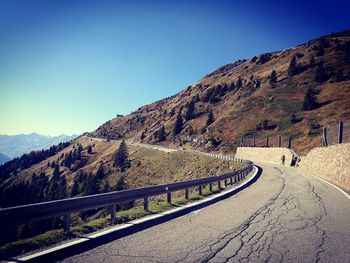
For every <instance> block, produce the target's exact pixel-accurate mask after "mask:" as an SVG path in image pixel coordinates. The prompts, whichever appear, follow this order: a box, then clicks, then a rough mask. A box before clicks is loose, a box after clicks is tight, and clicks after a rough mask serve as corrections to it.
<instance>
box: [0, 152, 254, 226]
mask: <svg viewBox="0 0 350 263" xmlns="http://www.w3.org/2000/svg"><path fill="white" fill-rule="evenodd" d="M188 151H190V152H193V153H197V154H201V155H206V156H210V157H214V158H220V159H223V160H232V161H233V160H235V161H238V162H241V163H247V164H248V166H247V167H246V168H244V169H242V170H239V171H235V172H232V173H227V174H223V175H219V176H210V177H205V178H200V179H194V180H189V181H181V182H175V183H169V184H162V185H155V186H148V187H142V188H136V189H128V190H123V191H115V192H109V193H103V194H96V195H89V196H82V197H74V198H67V199H62V200H55V201H49V202H42V203H37V204H29V205H23V206H16V207H9V208H4V209H1V210H0V222H1V223H3V222H6V221H11V222H16V223H27V222H31V221H37V220H42V219H49V218H55V217H60V216H64V217H65V223H64V229H65V232H69V230H70V214H71V213H75V212H80V211H86V210H90V209H95V208H101V207H108V206H110V208H111V220H112V221H115V219H116V204H119V203H124V202H128V201H134V200H138V199H143V200H144V209H145V210H148V198H149V197H151V196H157V195H162V194H167V202H168V203H171V193H172V192H175V191H180V190H185V197H186V199H188V196H189V189H190V188H194V187H198V191H199V194H200V195H201V194H202V186H203V185H208V184H209V189H210V191H212V184H213V183H218V188H219V190H221V184H220V182H221V181H224V182H225V186H227V184H228V181H227V180H228V179H230V184H233V183H235V182H237V181H241V180H242V179H244V178H245V177H246V176H247V175H248V174H249V173H250V172H251V171H252V169H253V163H252V162H250V161H246V160H242V159H236V158H233V157H230V156H223V155H218V154H210V153H203V152H199V151H195V150H188Z"/></svg>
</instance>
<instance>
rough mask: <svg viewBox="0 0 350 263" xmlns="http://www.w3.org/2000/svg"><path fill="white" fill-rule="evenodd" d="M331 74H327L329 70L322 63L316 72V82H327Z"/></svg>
mask: <svg viewBox="0 0 350 263" xmlns="http://www.w3.org/2000/svg"><path fill="white" fill-rule="evenodd" d="M330 76H331V74H329V73H328V72H327V70H326V69H325V68H324V66H323V64H322V63H321V64H320V65H319V66H318V67H317V70H316V72H315V81H316V82H319V83H322V82H325V81H327V80H328V79H329V78H330Z"/></svg>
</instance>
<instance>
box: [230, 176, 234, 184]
mask: <svg viewBox="0 0 350 263" xmlns="http://www.w3.org/2000/svg"><path fill="white" fill-rule="evenodd" d="M230 185H233V181H232V177H230Z"/></svg>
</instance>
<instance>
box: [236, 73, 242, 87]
mask: <svg viewBox="0 0 350 263" xmlns="http://www.w3.org/2000/svg"><path fill="white" fill-rule="evenodd" d="M242 86H243V80H242V78H241V76H239V77H238V80H237V83H236V88H237V90H239V89H240V88H242Z"/></svg>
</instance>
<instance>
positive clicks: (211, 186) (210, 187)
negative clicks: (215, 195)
mask: <svg viewBox="0 0 350 263" xmlns="http://www.w3.org/2000/svg"><path fill="white" fill-rule="evenodd" d="M209 191H210V192H211V193H212V192H213V184H212V183H210V184H209Z"/></svg>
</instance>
